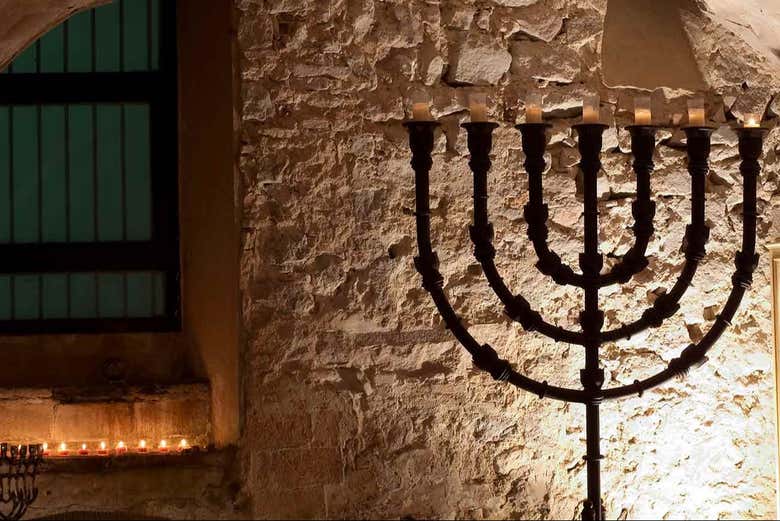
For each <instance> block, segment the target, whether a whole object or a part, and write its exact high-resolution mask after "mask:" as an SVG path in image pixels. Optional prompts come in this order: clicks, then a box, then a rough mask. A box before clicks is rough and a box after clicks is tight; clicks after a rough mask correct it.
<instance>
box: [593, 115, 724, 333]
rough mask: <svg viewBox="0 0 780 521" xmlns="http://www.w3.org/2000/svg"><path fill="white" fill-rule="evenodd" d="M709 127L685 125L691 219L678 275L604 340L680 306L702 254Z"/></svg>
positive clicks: (656, 322)
mask: <svg viewBox="0 0 780 521" xmlns="http://www.w3.org/2000/svg"><path fill="white" fill-rule="evenodd" d="M713 130H714V129H712V128H708V127H688V128H686V129H685V133H686V134H687V136H688V172H689V173H690V176H691V223H690V224H689V225H688V226H687V227H686V229H685V238H684V239H683V250H684V252H685V264H684V265H683V268H682V271H681V272H680V275H679V276H678V277H677V280H676V281H675V283H674V286H672V289H671V290H669V292H668V293H666V294H664V295H661V296H660V297H658V298H657V299H656V300H655V302H654V303H653V305H652V306H650V307H649V308H647V309H646V310H645V311H644V312H643V313H642V315H641V316H640V318H639V319H637V320H635V321H634V322H631V323H629V324H626V325H623V326H621V327H618V328H616V329H612V330H609V331H605V332H604V333H603V339H604V341H605V342H616V341H618V340H623V339H626V338H630V337H632V336H634V335H636V334H638V333H641V332H642V331H644V330H646V329H649V328H651V327H660V326H661V325H662V324H663V323H664V321H666V320H667V319H669V318H671V317H672V316H674V315H675V314H676V313H677V311H679V309H680V300H681V299H682V297H683V295H685V293H686V292H687V291H688V288H689V287H690V286H691V283H692V282H693V277H694V275H696V271H697V270H698V267H699V263H700V262H701V261H702V259H703V258H704V256H705V254H706V250H705V247H706V245H707V241H708V240H709V235H710V229H709V228H708V227H707V225H706V223H705V204H706V196H705V187H706V179H707V173H708V172H709V170H710V168H709V156H710V148H711V137H712V133H713Z"/></svg>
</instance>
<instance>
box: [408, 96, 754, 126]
mask: <svg viewBox="0 0 780 521" xmlns="http://www.w3.org/2000/svg"><path fill="white" fill-rule="evenodd" d="M600 104H601V99H600V98H599V96H587V97H585V98H584V99H583V100H582V122H583V123H585V124H597V123H600V122H601V109H600ZM469 111H470V112H471V121H472V122H475V123H479V122H486V121H487V120H488V116H487V97H486V96H485V95H484V94H474V95H472V96H471V97H470V98H469ZM412 117H413V118H414V120H415V121H433V116H432V115H431V107H430V104H429V103H428V102H426V101H415V102H414V103H413V105H412ZM706 119H707V118H706V111H705V107H704V100H703V99H701V98H692V99H689V100H688V125H689V126H691V127H704V126H706V125H707V121H706ZM525 122H526V123H542V96H541V94H538V93H534V94H531V95H529V96H528V100H527V102H526V108H525ZM634 124H635V125H638V126H650V125H652V124H653V112H652V106H651V100H650V97H645V96H642V97H637V98H635V99H634ZM743 124H744V126H745V127H746V128H758V127H760V126H761V116H759V115H757V114H746V115H745V118H744V122H743Z"/></svg>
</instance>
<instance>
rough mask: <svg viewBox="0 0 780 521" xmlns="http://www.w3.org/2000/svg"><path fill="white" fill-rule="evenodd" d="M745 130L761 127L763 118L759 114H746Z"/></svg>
mask: <svg viewBox="0 0 780 521" xmlns="http://www.w3.org/2000/svg"><path fill="white" fill-rule="evenodd" d="M744 125H745V128H759V127H761V116H759V115H758V114H745V122H744Z"/></svg>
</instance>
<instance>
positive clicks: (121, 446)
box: [116, 441, 127, 455]
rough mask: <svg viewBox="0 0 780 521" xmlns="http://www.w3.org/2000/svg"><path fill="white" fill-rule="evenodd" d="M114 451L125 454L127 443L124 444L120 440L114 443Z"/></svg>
mask: <svg viewBox="0 0 780 521" xmlns="http://www.w3.org/2000/svg"><path fill="white" fill-rule="evenodd" d="M116 453H117V454H118V455H121V454H127V445H125V442H123V441H120V442H119V443H117V444H116Z"/></svg>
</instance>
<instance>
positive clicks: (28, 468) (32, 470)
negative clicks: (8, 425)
mask: <svg viewBox="0 0 780 521" xmlns="http://www.w3.org/2000/svg"><path fill="white" fill-rule="evenodd" d="M42 461H43V448H42V446H41V445H18V446H16V445H10V446H9V445H8V444H7V443H3V444H0V505H1V507H0V520H5V519H8V520H16V519H21V518H22V517H24V515H25V514H26V513H27V509H28V508H30V505H32V504H33V503H34V502H35V500H36V499H37V498H38V486H37V484H36V478H37V476H38V467H39V465H40V464H41V462H42Z"/></svg>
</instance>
